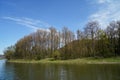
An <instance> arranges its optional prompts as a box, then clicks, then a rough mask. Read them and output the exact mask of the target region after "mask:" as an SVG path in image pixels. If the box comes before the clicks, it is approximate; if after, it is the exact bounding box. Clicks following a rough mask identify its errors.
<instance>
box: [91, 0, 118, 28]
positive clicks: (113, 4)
mask: <svg viewBox="0 0 120 80" xmlns="http://www.w3.org/2000/svg"><path fill="white" fill-rule="evenodd" d="M96 2H97V3H96V5H97V4H99V5H100V6H99V10H98V11H96V12H95V13H93V14H91V15H90V16H89V19H90V20H97V21H99V22H100V23H101V28H103V29H105V28H106V26H107V25H108V23H109V22H110V21H112V20H120V0H97V1H96Z"/></svg>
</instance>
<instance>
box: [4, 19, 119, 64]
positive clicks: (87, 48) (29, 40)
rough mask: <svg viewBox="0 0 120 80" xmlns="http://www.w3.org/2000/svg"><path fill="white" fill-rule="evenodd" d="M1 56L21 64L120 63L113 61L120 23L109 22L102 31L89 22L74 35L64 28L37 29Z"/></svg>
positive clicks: (117, 44)
mask: <svg viewBox="0 0 120 80" xmlns="http://www.w3.org/2000/svg"><path fill="white" fill-rule="evenodd" d="M4 55H5V58H6V59H8V60H10V61H11V62H25V63H26V62H27V61H28V62H29V63H32V62H33V63H106V62H120V59H114V58H113V57H120V21H113V22H110V23H109V24H108V26H107V28H106V29H101V28H100V23H99V22H98V21H89V22H88V23H87V24H86V26H85V27H84V29H83V30H79V29H78V30H77V31H76V32H73V31H72V30H70V29H69V28H68V27H63V28H62V29H61V30H59V31H58V30H57V29H56V28H54V27H50V28H49V29H48V30H47V31H46V30H41V29H39V30H37V31H36V32H33V33H31V34H29V35H26V36H24V37H23V38H21V39H20V40H18V41H17V42H16V44H14V45H13V46H10V47H7V48H6V49H5V51H4ZM111 57H112V58H111ZM14 59H16V60H14ZM19 59H21V60H19ZM73 59H74V60H73ZM35 60H36V61H35ZM117 60H118V61H117ZM10 61H9V62H10Z"/></svg>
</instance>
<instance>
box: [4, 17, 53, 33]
mask: <svg viewBox="0 0 120 80" xmlns="http://www.w3.org/2000/svg"><path fill="white" fill-rule="evenodd" d="M3 19H7V20H11V21H14V22H16V23H17V24H20V25H23V26H24V27H28V28H30V29H32V30H34V31H36V30H38V29H41V30H47V29H46V28H49V27H50V26H51V25H49V24H48V23H45V22H43V21H40V20H34V19H30V18H25V17H24V18H16V17H3Z"/></svg>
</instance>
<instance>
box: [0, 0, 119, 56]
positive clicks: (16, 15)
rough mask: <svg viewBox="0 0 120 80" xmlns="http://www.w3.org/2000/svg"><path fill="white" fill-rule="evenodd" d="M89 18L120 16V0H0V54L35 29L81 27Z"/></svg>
mask: <svg viewBox="0 0 120 80" xmlns="http://www.w3.org/2000/svg"><path fill="white" fill-rule="evenodd" d="M89 20H98V21H99V22H100V23H101V24H100V25H101V28H103V29H105V28H106V26H107V24H108V22H110V21H112V20H120V0H0V34H1V35H0V54H3V51H4V49H5V48H6V47H8V46H10V45H14V44H15V43H16V42H17V41H18V40H19V39H20V38H22V37H24V36H25V35H28V34H30V33H31V32H34V31H36V30H37V29H44V30H47V29H48V28H49V27H50V26H54V27H55V28H56V29H57V30H61V28H62V27H63V26H67V27H68V28H69V29H70V30H72V31H74V32H75V31H76V30H77V29H83V27H84V26H85V24H86V23H87V22H88V21H89Z"/></svg>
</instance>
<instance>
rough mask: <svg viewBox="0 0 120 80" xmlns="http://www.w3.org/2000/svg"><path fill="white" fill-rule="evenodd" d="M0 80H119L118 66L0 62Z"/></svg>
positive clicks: (119, 66)
mask: <svg viewBox="0 0 120 80" xmlns="http://www.w3.org/2000/svg"><path fill="white" fill-rule="evenodd" d="M0 80H120V64H113V65H111V64H107V65H105V64H99V65H96V64H81V65H60V64H59V65H57V64H19V63H5V61H4V60H0Z"/></svg>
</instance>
